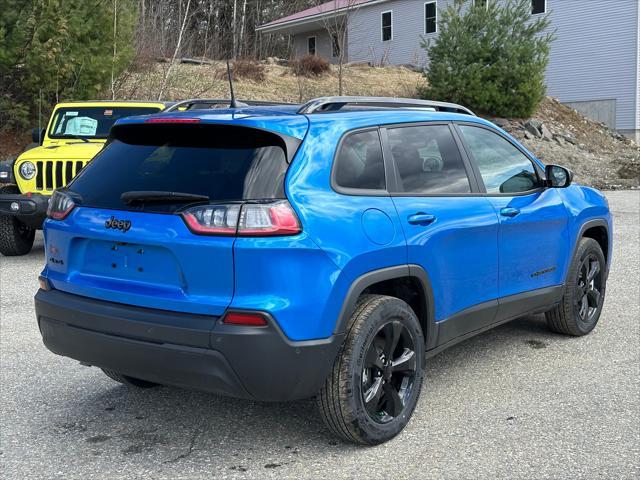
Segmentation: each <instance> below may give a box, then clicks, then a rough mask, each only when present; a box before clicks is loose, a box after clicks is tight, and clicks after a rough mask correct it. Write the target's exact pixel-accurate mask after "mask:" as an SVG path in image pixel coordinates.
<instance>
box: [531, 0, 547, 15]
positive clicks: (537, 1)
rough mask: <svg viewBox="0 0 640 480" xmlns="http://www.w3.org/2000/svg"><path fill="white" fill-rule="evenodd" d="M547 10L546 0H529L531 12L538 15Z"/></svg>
mask: <svg viewBox="0 0 640 480" xmlns="http://www.w3.org/2000/svg"><path fill="white" fill-rule="evenodd" d="M546 11H547V0H531V14H532V15H538V14H539V13H545V12H546Z"/></svg>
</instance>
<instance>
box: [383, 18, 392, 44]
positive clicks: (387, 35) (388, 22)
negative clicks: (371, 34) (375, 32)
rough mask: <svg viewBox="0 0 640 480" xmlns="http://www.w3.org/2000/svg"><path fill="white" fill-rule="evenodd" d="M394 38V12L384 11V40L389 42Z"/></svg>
mask: <svg viewBox="0 0 640 480" xmlns="http://www.w3.org/2000/svg"><path fill="white" fill-rule="evenodd" d="M391 39H393V13H392V12H391V11H389V12H383V13H382V41H383V42H388V41H389V40H391Z"/></svg>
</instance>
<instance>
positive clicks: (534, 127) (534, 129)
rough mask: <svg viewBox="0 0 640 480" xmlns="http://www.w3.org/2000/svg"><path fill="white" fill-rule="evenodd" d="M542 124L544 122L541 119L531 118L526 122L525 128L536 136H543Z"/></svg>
mask: <svg viewBox="0 0 640 480" xmlns="http://www.w3.org/2000/svg"><path fill="white" fill-rule="evenodd" d="M541 126H542V122H541V121H540V120H536V119H534V118H531V119H529V120H527V121H526V122H525V124H524V128H525V130H526V131H527V132H529V133H530V134H531V135H533V136H534V137H538V138H540V137H542V132H541V131H540V127H541Z"/></svg>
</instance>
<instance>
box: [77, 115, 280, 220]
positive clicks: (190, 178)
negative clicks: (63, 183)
mask: <svg viewBox="0 0 640 480" xmlns="http://www.w3.org/2000/svg"><path fill="white" fill-rule="evenodd" d="M285 148H286V147H285V145H284V143H283V140H282V139H281V138H279V137H278V136H277V135H275V134H272V133H269V132H264V131H261V130H256V129H251V128H246V127H229V126H211V125H206V126H205V125H198V126H193V125H128V126H122V127H115V129H114V138H113V139H112V140H111V141H110V142H109V143H108V144H107V145H106V147H105V148H104V149H103V150H102V151H101V152H100V153H99V154H98V155H97V156H96V157H95V158H94V159H93V161H91V162H90V163H89V165H88V166H87V167H86V168H85V170H83V172H82V173H81V174H80V175H78V176H77V177H76V178H75V180H74V181H73V182H72V183H71V184H70V185H69V189H70V190H71V191H73V192H75V193H77V194H79V195H80V197H81V205H83V206H92V207H99V208H112V209H134V210H140V209H143V210H145V211H155V212H172V211H175V210H176V209H178V208H180V207H184V203H179V204H171V203H162V204H157V203H152V202H149V203H148V204H144V205H135V206H133V207H132V206H130V205H128V204H126V203H125V202H123V201H122V200H121V198H120V196H121V195H122V194H123V193H124V192H132V191H136V192H137V191H147V192H148V191H162V192H180V193H189V194H195V195H206V196H207V197H209V199H210V201H211V202H216V201H221V202H223V201H224V202H230V201H231V202H232V201H242V200H273V199H280V198H285V194H284V177H285V175H286V171H287V167H288V163H287V159H286V154H285Z"/></svg>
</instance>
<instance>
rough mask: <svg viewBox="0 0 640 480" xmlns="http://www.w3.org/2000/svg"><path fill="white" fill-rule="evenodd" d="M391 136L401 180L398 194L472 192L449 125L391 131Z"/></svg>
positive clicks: (389, 132)
mask: <svg viewBox="0 0 640 480" xmlns="http://www.w3.org/2000/svg"><path fill="white" fill-rule="evenodd" d="M387 135H388V138H389V147H390V149H391V155H392V157H393V161H394V163H395V168H396V171H397V173H398V176H399V182H398V183H399V185H398V193H413V194H416V195H430V194H431V195H433V194H435V195H437V194H456V193H469V192H471V185H470V183H469V177H468V176H467V170H466V169H465V166H464V162H463V160H462V156H461V155H460V150H458V146H457V144H456V141H455V140H454V138H453V134H452V133H451V130H450V129H449V126H448V125H419V126H415V127H399V128H390V129H388V130H387Z"/></svg>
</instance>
